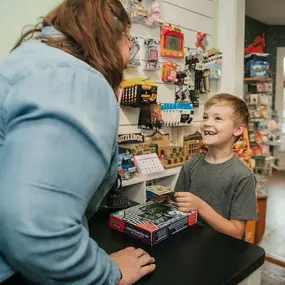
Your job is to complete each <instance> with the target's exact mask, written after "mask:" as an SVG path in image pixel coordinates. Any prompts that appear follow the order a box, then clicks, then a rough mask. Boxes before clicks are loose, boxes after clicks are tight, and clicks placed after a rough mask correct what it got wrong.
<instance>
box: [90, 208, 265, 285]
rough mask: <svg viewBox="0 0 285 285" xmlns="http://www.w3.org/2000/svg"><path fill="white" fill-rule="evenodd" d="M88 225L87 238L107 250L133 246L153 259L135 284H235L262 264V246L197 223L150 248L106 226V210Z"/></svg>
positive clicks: (107, 219) (110, 251)
mask: <svg viewBox="0 0 285 285" xmlns="http://www.w3.org/2000/svg"><path fill="white" fill-rule="evenodd" d="M89 227H90V235H91V237H92V238H94V239H95V240H96V242H97V243H98V244H99V245H100V247H102V248H103V249H105V250H106V252H107V253H112V252H115V251H118V250H121V249H123V248H125V247H127V246H134V247H141V248H143V249H145V250H146V251H147V252H149V253H150V254H151V255H152V256H153V257H154V258H155V260H156V266H157V267H156V271H155V272H154V273H153V274H151V275H149V276H147V277H145V278H144V279H142V280H140V281H139V282H138V283H137V284H139V285H143V284H145V285H152V284H153V285H168V284H169V285H176V284H177V285H221V284H227V285H231V284H234V285H236V284H238V283H239V282H241V281H242V280H243V279H245V278H246V277H247V276H249V275H250V274H251V273H253V272H254V271H255V270H256V269H258V268H259V267H260V266H261V265H262V264H263V263H264V257H265V252H264V250H263V249H262V248H260V247H258V246H255V245H252V244H249V243H246V242H244V241H241V240H237V239H235V238H232V237H229V236H226V235H224V234H220V233H217V232H215V231H213V230H211V229H208V228H204V227H200V226H193V227H190V228H188V229H186V230H184V231H182V232H180V233H178V234H177V235H175V236H173V237H171V238H170V239H168V240H165V241H163V242H161V243H160V244H158V245H156V246H154V247H150V246H148V245H146V244H143V243H141V242H139V241H137V240H135V239H134V238H132V237H129V236H127V235H126V234H124V233H120V232H117V231H115V230H112V229H110V227H109V213H107V212H98V213H97V214H95V215H94V217H93V218H92V219H91V220H90V222H89Z"/></svg>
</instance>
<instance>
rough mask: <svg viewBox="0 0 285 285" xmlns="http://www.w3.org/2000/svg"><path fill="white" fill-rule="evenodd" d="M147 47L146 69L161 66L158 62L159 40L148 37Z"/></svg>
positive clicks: (154, 68) (150, 69) (149, 69)
mask: <svg viewBox="0 0 285 285" xmlns="http://www.w3.org/2000/svg"><path fill="white" fill-rule="evenodd" d="M144 44H145V47H146V58H147V62H146V66H145V69H144V70H148V71H152V70H157V69H159V68H160V66H159V63H158V47H159V41H156V40H153V39H147V40H145V42H144Z"/></svg>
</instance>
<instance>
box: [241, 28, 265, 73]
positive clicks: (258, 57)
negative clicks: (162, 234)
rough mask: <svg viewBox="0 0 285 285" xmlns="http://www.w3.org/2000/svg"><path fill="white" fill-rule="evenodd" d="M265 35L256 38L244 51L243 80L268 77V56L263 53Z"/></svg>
mask: <svg viewBox="0 0 285 285" xmlns="http://www.w3.org/2000/svg"><path fill="white" fill-rule="evenodd" d="M264 48H265V33H263V34H262V36H258V37H256V39H255V40H254V42H253V43H252V44H250V45H249V46H248V47H247V48H245V50H244V54H245V57H244V67H245V70H244V75H245V78H260V79H262V78H268V77H269V54H267V53H264Z"/></svg>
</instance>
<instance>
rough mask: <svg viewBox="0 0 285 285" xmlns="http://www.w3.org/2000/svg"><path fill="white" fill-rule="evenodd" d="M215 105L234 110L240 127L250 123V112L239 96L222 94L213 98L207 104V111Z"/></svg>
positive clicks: (236, 121)
mask: <svg viewBox="0 0 285 285" xmlns="http://www.w3.org/2000/svg"><path fill="white" fill-rule="evenodd" d="M213 105H220V106H228V107H230V108H231V109H232V110H233V113H234V118H235V123H236V124H238V125H242V124H245V126H247V125H248V123H249V111H248V107H247V105H246V103H245V102H244V101H243V100H242V99H240V98H239V97H237V96H234V95H231V94H227V93H221V94H217V95H215V96H213V97H211V98H210V99H209V100H208V101H207V102H206V104H205V109H208V108H210V107H211V106H213Z"/></svg>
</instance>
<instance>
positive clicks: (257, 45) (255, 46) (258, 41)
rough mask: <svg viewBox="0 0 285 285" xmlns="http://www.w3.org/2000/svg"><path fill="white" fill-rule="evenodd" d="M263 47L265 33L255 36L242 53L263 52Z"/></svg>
mask: <svg viewBox="0 0 285 285" xmlns="http://www.w3.org/2000/svg"><path fill="white" fill-rule="evenodd" d="M264 48H265V33H263V34H262V36H258V37H256V38H255V40H254V42H253V43H252V44H251V45H249V46H248V47H247V48H245V50H244V54H245V55H248V54H252V53H264V51H263V49H264Z"/></svg>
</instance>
